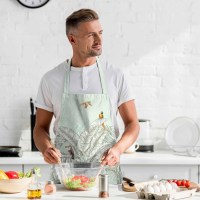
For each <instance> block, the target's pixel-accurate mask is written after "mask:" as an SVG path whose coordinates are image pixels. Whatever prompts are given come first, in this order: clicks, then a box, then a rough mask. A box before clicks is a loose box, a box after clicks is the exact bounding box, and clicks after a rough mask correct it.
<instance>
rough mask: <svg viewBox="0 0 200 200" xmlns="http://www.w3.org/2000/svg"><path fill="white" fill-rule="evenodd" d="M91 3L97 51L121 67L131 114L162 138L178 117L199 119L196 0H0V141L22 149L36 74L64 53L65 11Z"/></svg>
mask: <svg viewBox="0 0 200 200" xmlns="http://www.w3.org/2000/svg"><path fill="white" fill-rule="evenodd" d="M83 7H84V8H86V7H87V8H92V9H95V10H96V11H97V12H98V13H99V15H100V17H101V23H102V25H103V28H104V51H103V57H104V58H105V59H109V61H110V62H112V63H113V64H115V65H116V67H121V68H123V69H124V70H126V71H128V72H129V74H130V77H129V78H130V82H131V86H132V89H133V92H134V94H135V97H136V99H137V100H136V106H137V111H138V117H139V118H149V119H151V120H152V135H153V136H155V137H160V138H163V137H164V132H165V128H166V126H167V124H168V123H169V122H170V121H171V120H172V119H174V118H175V117H178V116H188V117H191V118H193V119H195V120H197V121H200V120H199V119H200V112H199V110H200V79H199V77H200V37H199V35H200V12H199V10H200V1H199V0H168V1H166V0H76V1H69V0H51V1H50V2H49V3H48V4H47V5H45V6H44V7H42V8H40V9H27V8H25V7H22V6H21V5H20V4H18V2H17V1H16V0H7V1H5V0H4V1H0V102H1V103H0V145H11V144H12V145H16V144H18V143H19V140H20V138H21V141H20V145H22V146H24V148H25V149H28V148H29V147H30V146H29V145H28V144H29V143H28V142H29V134H30V131H29V129H30V124H29V121H30V120H29V115H30V108H29V98H30V97H33V98H35V97H36V93H37V89H38V84H39V81H40V78H41V76H42V75H43V74H44V73H45V72H46V71H48V70H49V69H51V68H53V67H54V66H56V65H57V64H59V63H60V62H62V61H63V60H64V59H66V58H67V57H70V56H71V54H72V52H71V48H70V45H69V43H68V41H67V39H66V36H65V18H66V17H67V16H68V15H69V14H71V13H72V12H73V11H74V10H77V9H80V8H83Z"/></svg>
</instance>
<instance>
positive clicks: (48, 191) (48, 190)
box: [44, 181, 56, 194]
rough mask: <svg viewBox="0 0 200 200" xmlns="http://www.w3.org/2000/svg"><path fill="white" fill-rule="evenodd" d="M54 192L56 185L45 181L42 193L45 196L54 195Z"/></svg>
mask: <svg viewBox="0 0 200 200" xmlns="http://www.w3.org/2000/svg"><path fill="white" fill-rule="evenodd" d="M55 192H56V185H55V184H54V182H53V181H47V182H46V184H45V186H44V193H45V194H54V193H55Z"/></svg>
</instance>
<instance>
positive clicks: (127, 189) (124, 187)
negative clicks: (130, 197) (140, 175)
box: [122, 181, 137, 192]
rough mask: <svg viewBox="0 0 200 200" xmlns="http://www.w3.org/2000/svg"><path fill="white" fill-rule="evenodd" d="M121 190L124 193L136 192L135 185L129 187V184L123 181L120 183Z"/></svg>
mask: <svg viewBox="0 0 200 200" xmlns="http://www.w3.org/2000/svg"><path fill="white" fill-rule="evenodd" d="M122 190H123V191H125V192H136V191H137V189H136V188H135V185H133V186H130V185H129V183H127V182H125V181H123V182H122Z"/></svg>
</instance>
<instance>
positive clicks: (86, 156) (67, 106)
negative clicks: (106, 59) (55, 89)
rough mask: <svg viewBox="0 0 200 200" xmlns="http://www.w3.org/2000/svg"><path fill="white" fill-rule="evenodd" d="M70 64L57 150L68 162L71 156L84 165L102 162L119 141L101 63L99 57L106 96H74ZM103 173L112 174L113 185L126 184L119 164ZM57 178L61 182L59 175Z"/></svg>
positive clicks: (54, 177) (66, 75) (100, 73)
mask: <svg viewBox="0 0 200 200" xmlns="http://www.w3.org/2000/svg"><path fill="white" fill-rule="evenodd" d="M66 63H67V64H66V65H67V66H66V68H67V72H66V74H65V83H64V92H63V96H62V105H61V117H60V120H59V123H58V132H57V133H56V137H55V147H56V148H58V149H59V150H60V152H61V154H62V156H63V157H66V158H67V159H68V158H69V157H71V158H72V159H74V160H75V161H80V162H101V158H102V156H103V155H104V153H105V152H106V151H108V149H110V148H111V147H112V146H113V145H114V144H115V143H116V139H117V138H116V135H115V130H114V126H113V123H112V120H111V112H110V102H109V96H108V94H107V90H106V84H105V78H104V74H103V70H102V67H101V65H100V61H99V60H98V58H97V67H98V70H99V76H100V80H101V87H102V94H70V65H71V60H67V62H66ZM102 173H107V174H108V175H109V182H110V183H111V184H120V183H121V181H122V174H121V170H120V166H119V165H117V166H113V167H109V166H105V167H104V170H103V171H102ZM53 175H54V176H53V179H54V181H55V182H57V181H56V179H57V177H56V176H55V173H53Z"/></svg>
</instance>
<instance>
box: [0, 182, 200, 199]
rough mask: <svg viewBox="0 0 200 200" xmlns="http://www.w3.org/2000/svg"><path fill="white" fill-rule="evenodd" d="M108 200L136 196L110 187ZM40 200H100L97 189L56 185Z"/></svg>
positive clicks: (13, 196) (23, 196)
mask: <svg viewBox="0 0 200 200" xmlns="http://www.w3.org/2000/svg"><path fill="white" fill-rule="evenodd" d="M109 194H110V197H109V200H112V199H113V200H117V199H119V200H127V199H132V200H136V199H137V195H136V193H134V192H124V191H122V190H121V187H120V186H113V185H112V186H110V187H109ZM1 199H9V200H16V199H17V200H23V199H26V192H22V193H18V194H2V193H0V200H1ZM41 199H46V200H48V199H49V200H51V199H53V200H55V199H56V200H64V199H65V200H67V199H69V200H80V199H84V200H91V199H100V198H98V189H94V190H92V191H81V192H76V191H67V190H66V189H65V188H63V186H61V185H57V192H56V193H55V194H53V195H45V194H42V198H41ZM190 199H191V200H198V199H200V194H199V193H196V194H195V196H193V197H191V198H190Z"/></svg>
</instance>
